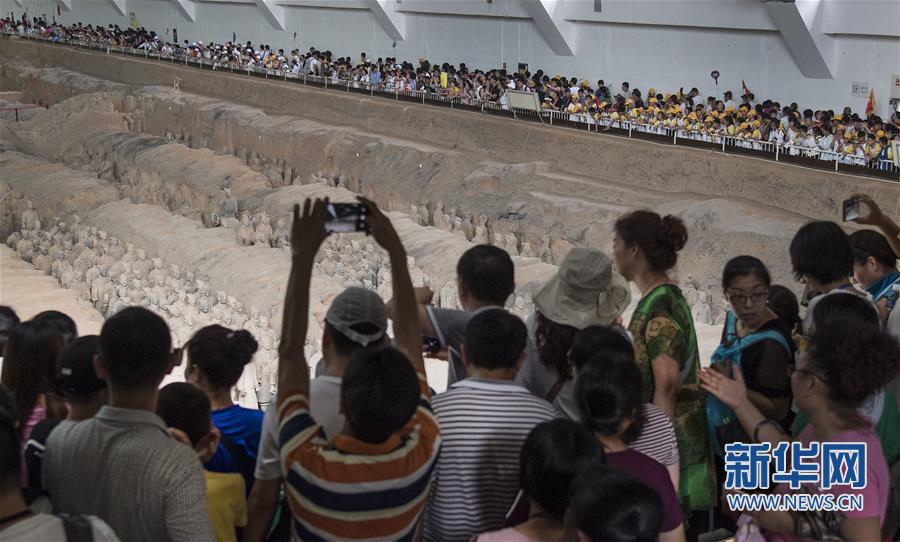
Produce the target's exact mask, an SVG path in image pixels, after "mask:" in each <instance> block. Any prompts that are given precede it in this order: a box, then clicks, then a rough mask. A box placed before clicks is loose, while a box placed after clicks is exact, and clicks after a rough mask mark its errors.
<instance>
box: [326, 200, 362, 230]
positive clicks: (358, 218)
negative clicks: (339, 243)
mask: <svg viewBox="0 0 900 542" xmlns="http://www.w3.org/2000/svg"><path fill="white" fill-rule="evenodd" d="M327 211H328V220H327V221H326V222H325V230H326V231H329V232H332V233H351V232H356V231H365V230H366V228H367V226H366V213H367V210H366V207H365V206H364V205H362V204H361V203H329V204H328V208H327Z"/></svg>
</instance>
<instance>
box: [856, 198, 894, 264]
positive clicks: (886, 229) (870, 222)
mask: <svg viewBox="0 0 900 542" xmlns="http://www.w3.org/2000/svg"><path fill="white" fill-rule="evenodd" d="M852 197H854V198H856V199H858V200H859V201H861V202H863V203H865V204H866V207H868V212H867V213H865V214H860V216H859V218H858V219H856V223H857V224H865V225H867V226H875V227H876V228H878V229H879V230H881V233H882V234H883V235H884V236H885V238H887V242H888V243H889V244H890V245H891V248H892V249H894V254H898V255H900V226H898V225H897V223H896V222H894V221H893V220H891V219H890V218H889V217H888V216H887V215H885V214H884V212H883V211H882V210H881V208H880V207H879V206H878V204H877V203H875V200H873V199H872V198H870V197H869V196H867V195H865V194H853V196H852Z"/></svg>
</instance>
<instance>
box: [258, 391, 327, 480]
mask: <svg viewBox="0 0 900 542" xmlns="http://www.w3.org/2000/svg"><path fill="white" fill-rule="evenodd" d="M309 395H310V398H309V402H310V406H309V411H310V414H312V417H313V419H314V420H316V423H318V424H319V425H321V426H322V428H324V429H325V435H326V436H327V437H328V438H329V439H333V438H334V437H336V436H337V435H338V434H340V432H341V431H342V430H343V428H344V416H343V414H341V379H340V378H339V377H336V376H326V375H322V376H320V377H317V378H314V379H312V380H311V381H310V383H309ZM276 404H277V403H276V399H274V398H273V399H272V402H271V403H270V404H269V408H268V409H267V410H266V416H265V418H264V419H263V426H262V435H261V436H260V439H259V451H258V452H257V455H256V471H255V472H254V474H253V476H254V477H255V478H256V479H257V480H274V479H276V478H281V476H282V474H281V457H280V454H279V451H278V412H277V410H278V409H277V408H275V405H276Z"/></svg>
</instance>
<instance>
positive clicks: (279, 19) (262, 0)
mask: <svg viewBox="0 0 900 542" xmlns="http://www.w3.org/2000/svg"><path fill="white" fill-rule="evenodd" d="M256 7H258V8H259V10H260V11H262V12H263V15H265V17H266V20H267V21H269V24H271V25H272V26H273V27H274V28H275V30H284V29H285V17H284V8H283V7H281V6H279V5H278V4H276V3H275V2H274V1H273V0H256Z"/></svg>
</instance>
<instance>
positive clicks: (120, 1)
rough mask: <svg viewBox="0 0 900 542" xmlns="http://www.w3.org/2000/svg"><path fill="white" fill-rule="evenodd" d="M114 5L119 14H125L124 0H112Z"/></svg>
mask: <svg viewBox="0 0 900 542" xmlns="http://www.w3.org/2000/svg"><path fill="white" fill-rule="evenodd" d="M112 3H113V5H114V6H116V10H118V12H119V14H121V15H127V13H126V12H125V0H112Z"/></svg>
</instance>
